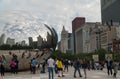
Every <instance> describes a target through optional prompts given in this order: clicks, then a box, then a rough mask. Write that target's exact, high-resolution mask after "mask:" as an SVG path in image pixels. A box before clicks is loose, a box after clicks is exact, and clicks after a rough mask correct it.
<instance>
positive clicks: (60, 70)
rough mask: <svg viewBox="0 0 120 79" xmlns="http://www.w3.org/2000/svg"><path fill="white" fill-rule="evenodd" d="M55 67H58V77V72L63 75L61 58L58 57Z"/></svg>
mask: <svg viewBox="0 0 120 79" xmlns="http://www.w3.org/2000/svg"><path fill="white" fill-rule="evenodd" d="M57 67H58V77H60V74H61V75H62V77H64V75H63V62H62V59H61V58H59V59H58V65H57Z"/></svg>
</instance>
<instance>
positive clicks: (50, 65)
mask: <svg viewBox="0 0 120 79" xmlns="http://www.w3.org/2000/svg"><path fill="white" fill-rule="evenodd" d="M47 63H48V72H49V79H54V59H52V58H49V59H48V61H47ZM51 75H52V76H51Z"/></svg>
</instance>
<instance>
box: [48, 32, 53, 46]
mask: <svg viewBox="0 0 120 79" xmlns="http://www.w3.org/2000/svg"><path fill="white" fill-rule="evenodd" d="M47 44H48V46H50V45H51V44H52V36H51V35H50V34H49V32H47Z"/></svg>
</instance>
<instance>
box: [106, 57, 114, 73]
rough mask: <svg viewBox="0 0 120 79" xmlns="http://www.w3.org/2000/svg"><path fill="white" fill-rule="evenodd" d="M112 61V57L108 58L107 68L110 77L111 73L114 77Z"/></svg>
mask: <svg viewBox="0 0 120 79" xmlns="http://www.w3.org/2000/svg"><path fill="white" fill-rule="evenodd" d="M112 63H113V62H112V60H111V57H109V56H108V57H107V61H106V67H107V73H108V75H110V73H111V75H112Z"/></svg>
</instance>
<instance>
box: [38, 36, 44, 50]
mask: <svg viewBox="0 0 120 79" xmlns="http://www.w3.org/2000/svg"><path fill="white" fill-rule="evenodd" d="M42 42H43V38H42V37H41V36H40V35H39V36H38V37H37V46H38V47H40V48H41V46H42Z"/></svg>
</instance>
